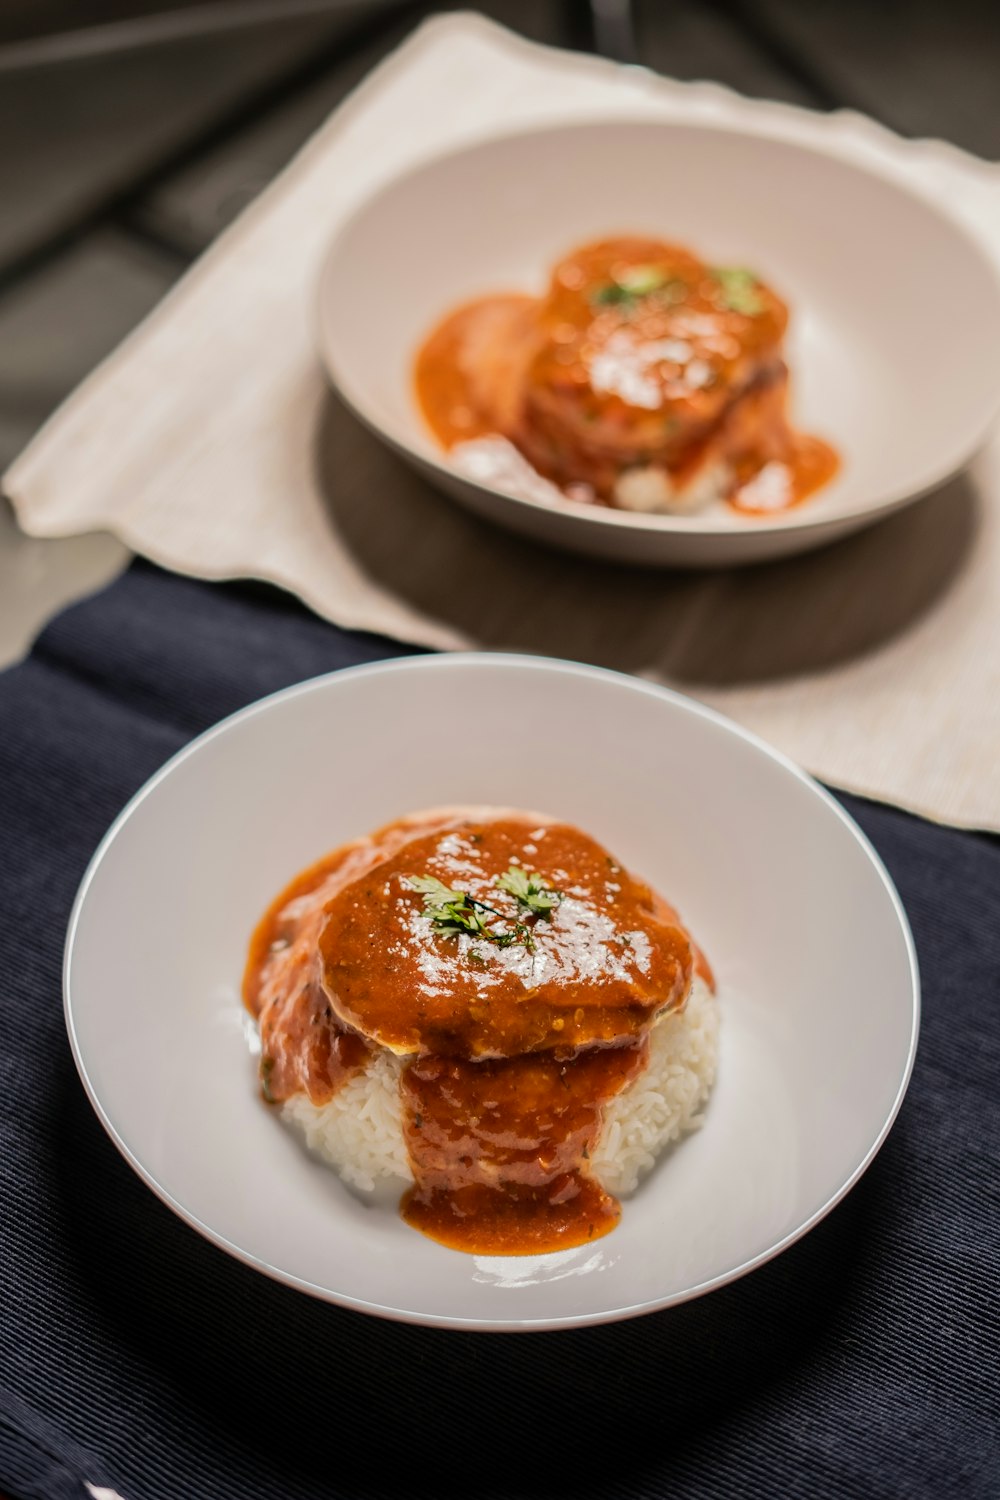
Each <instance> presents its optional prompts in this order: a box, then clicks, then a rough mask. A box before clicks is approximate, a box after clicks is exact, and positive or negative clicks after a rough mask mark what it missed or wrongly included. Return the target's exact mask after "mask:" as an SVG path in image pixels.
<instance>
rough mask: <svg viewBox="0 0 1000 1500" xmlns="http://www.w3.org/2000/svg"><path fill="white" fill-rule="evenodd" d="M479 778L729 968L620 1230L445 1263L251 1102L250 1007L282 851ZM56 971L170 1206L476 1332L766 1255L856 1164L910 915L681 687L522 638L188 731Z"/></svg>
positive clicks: (278, 1260)
mask: <svg viewBox="0 0 1000 1500" xmlns="http://www.w3.org/2000/svg"><path fill="white" fill-rule="evenodd" d="M483 801H488V802H495V803H498V804H508V805H510V804H513V805H521V806H533V807H537V808H539V809H541V810H543V811H550V812H552V813H553V814H556V815H557V816H559V817H562V818H567V819H570V820H572V821H574V822H577V823H579V824H580V825H582V826H583V827H584V828H586V829H587V830H589V831H590V832H592V833H593V834H594V835H595V836H596V837H597V838H598V839H600V840H601V841H602V842H604V843H606V844H607V845H608V846H610V847H611V848H612V849H613V850H615V851H616V852H617V853H618V855H619V856H620V857H621V858H622V859H623V860H625V862H626V863H627V864H628V865H630V866H632V867H633V868H634V869H635V870H636V871H639V872H641V873H642V874H643V875H645V876H646V877H648V878H649V879H650V880H651V881H652V882H653V883H654V884H655V885H657V886H658V887H659V888H660V889H661V890H662V891H663V892H664V893H665V894H666V895H667V896H668V898H670V899H672V900H674V901H675V902H676V903H677V904H678V905H679V907H680V909H681V912H682V913H683V915H684V916H685V918H686V919H687V920H688V921H689V922H690V924H691V925H692V928H693V930H694V932H695V933H696V934H697V936H698V939H699V940H700V942H701V943H702V944H703V946H704V947H705V948H706V950H707V952H708V954H709V956H710V958H711V961H712V963H713V965H714V966H715V968H716V972H717V975H718V979H719V986H720V996H721V1004H722V1009H723V1027H722V1041H721V1058H720V1071H719V1077H718V1081H717V1084H716V1087H715V1090H714V1093H713V1096H712V1099H711V1102H710V1106H709V1110H708V1118H707V1122H706V1124H705V1126H704V1127H703V1129H702V1130H701V1131H700V1132H699V1133H698V1134H696V1135H694V1136H692V1137H690V1138H689V1139H688V1140H686V1141H685V1142H683V1143H682V1145H681V1146H680V1147H679V1148H678V1149H676V1150H675V1151H674V1152H673V1153H672V1154H670V1155H668V1156H666V1157H664V1158H663V1159H662V1160H661V1161H660V1162H659V1163H658V1164H657V1166H656V1168H655V1169H654V1170H653V1172H652V1173H651V1175H650V1176H649V1177H648V1179H647V1180H646V1182H645V1183H644V1184H643V1185H642V1186H641V1187H640V1189H639V1191H638V1193H637V1194H636V1195H635V1197H633V1198H631V1199H629V1200H627V1201H626V1203H625V1207H624V1213H623V1217H622V1220H621V1223H620V1225H619V1227H618V1228H617V1229H616V1230H615V1231H614V1232H613V1233H612V1234H611V1235H609V1236H608V1237H607V1238H605V1239H602V1240H601V1241H600V1242H599V1244H597V1245H592V1246H590V1247H583V1248H581V1249H578V1250H570V1251H565V1252H562V1253H560V1254H557V1255H544V1256H536V1257H527V1258H517V1257H514V1258H507V1259H499V1258H489V1257H485V1256H469V1255H464V1254H461V1253H459V1252H456V1251H452V1250H447V1249H444V1248H442V1247H441V1246H440V1245H437V1244H435V1243H433V1242H432V1241H430V1240H428V1239H425V1238H423V1237H422V1236H421V1235H419V1234H417V1233H416V1232H415V1231H414V1230H411V1229H409V1228H407V1226H406V1225H405V1224H404V1223H403V1222H402V1220H401V1219H400V1218H399V1216H398V1213H397V1211H396V1199H395V1195H393V1197H392V1199H391V1201H386V1200H384V1199H383V1200H381V1201H379V1202H378V1203H376V1204H372V1203H364V1202H362V1201H361V1200H360V1199H359V1198H358V1197H357V1196H355V1195H353V1194H352V1193H351V1192H350V1191H349V1190H348V1188H346V1187H345V1186H344V1185H343V1183H342V1182H341V1181H340V1179H339V1178H338V1177H337V1176H336V1175H335V1174H334V1173H333V1172H332V1171H331V1170H330V1169H329V1168H327V1167H324V1166H321V1165H320V1164H319V1163H317V1162H315V1161H313V1160H312V1159H310V1158H309V1157H307V1156H306V1154H305V1152H304V1151H303V1149H302V1148H301V1147H300V1146H299V1144H298V1142H297V1140H296V1139H295V1138H293V1136H292V1135H291V1134H290V1133H289V1131H288V1130H286V1129H285V1128H284V1127H283V1126H282V1124H281V1123H280V1121H279V1120H278V1118H277V1117H276V1116H275V1114H274V1112H273V1111H271V1110H269V1109H268V1107H267V1106H266V1105H265V1104H263V1103H262V1101H261V1100H260V1098H259V1096H258V1091H257V1084H256V1070H255V1064H254V1061H253V1059H252V1057H251V1055H250V1051H249V1048H248V1042H247V1022H246V1016H245V1014H244V1012H243V1009H242V1007H241V1004H240V999H239V984H240V977H241V971H242V968H243V964H244V958H245V953H246V948H247V942H248V939H249V936H250V933H251V930H252V928H253V926H254V924H255V923H256V921H257V919H258V918H259V916H260V915H261V913H262V912H263V910H264V908H265V907H266V906H267V904H268V903H269V901H270V900H271V899H272V897H273V896H274V895H275V894H276V893H277V892H278V891H279V890H280V889H281V887H282V886H283V885H284V884H285V883H286V882H287V881H288V880H289V879H290V877H291V876H292V875H294V874H295V873H296V872H297V871H298V870H299V869H301V868H302V867H304V866H305V865H307V864H309V863H311V862H312V861H313V860H315V859H316V858H318V857H319V856H320V855H321V854H323V853H324V852H326V851H327V850H328V849H331V848H333V847H334V846H336V845H337V844H339V843H341V842H343V841H345V840H347V839H349V838H351V837H353V836H354V835H356V834H359V833H364V832H366V831H368V830H369V829H372V828H374V827H376V826H378V825H379V824H381V823H384V822H386V821H387V820H388V819H390V818H392V817H394V816H395V815H396V814H399V813H403V812H406V811H407V810H410V809H415V808H419V807H427V806H432V805H440V804H441V803H443V802H465V803H475V802H483ZM65 986H66V1018H67V1025H68V1028H69V1035H70V1039H71V1042H72V1045H73V1051H74V1055H75V1057H76V1061H77V1066H78V1067H79V1070H80V1074H81V1076H82V1078H83V1081H84V1084H85V1086H86V1088H87V1091H88V1093H89V1095H90V1098H91V1101H92V1102H93V1104H94V1107H95V1109H96V1110H97V1112H98V1114H99V1115H100V1118H101V1120H102V1121H103V1123H104V1125H105V1127H106V1128H107V1130H108V1131H109V1133H110V1134H111V1136H112V1139H113V1140H114V1141H115V1143H116V1145H117V1146H118V1147H119V1149H120V1150H121V1151H122V1152H123V1153H124V1155H125V1156H126V1158H127V1159H128V1160H129V1161H130V1162H131V1164H132V1166H133V1167H134V1168H135V1169H136V1171H137V1172H138V1173H139V1174H140V1176H141V1177H142V1178H143V1179H144V1180H145V1181H146V1182H147V1183H148V1184H149V1186H150V1187H151V1188H153V1190H154V1191H155V1192H156V1193H158V1194H159V1196H160V1197H161V1198H162V1199H163V1200H164V1201H165V1202H166V1203H168V1204H169V1205H170V1206H171V1207H172V1208H173V1209H175V1210H176V1212H177V1213H179V1214H180V1215H181V1217H182V1218H184V1219H185V1220H186V1221H187V1222H188V1223H189V1224H191V1225H193V1226H194V1228H196V1229H198V1230H200V1231H201V1232H202V1233H203V1234H205V1235H207V1236H208V1238H209V1239H211V1240H213V1241H214V1242H215V1243H216V1244H217V1245H221V1246H222V1247H223V1248H224V1249H226V1250H228V1251H230V1252H231V1253H232V1254H234V1255H236V1256H238V1257H239V1258H240V1259H241V1260H244V1261H246V1262H248V1263H249V1264H251V1265H253V1266H256V1267H258V1269H260V1270H262V1271H265V1272H267V1273H268V1274H269V1275H271V1276H275V1277H277V1278H278V1279H279V1280H281V1281H285V1282H287V1283H289V1284H290V1285H291V1286H296V1287H300V1288H302V1289H303V1290H305V1291H309V1292H313V1293H315V1294H316V1295H318V1296H320V1297H324V1298H327V1299H329V1300H330V1301H333V1302H340V1303H344V1304H346V1305H348V1306H351V1307H355V1308H360V1309H362V1310H364V1311H367V1312H375V1313H381V1314H384V1315H387V1316H389V1317H395V1318H403V1319H407V1320H410V1321H413V1322H422V1323H432V1324H438V1325H442V1326H451V1327H463V1328H483V1329H525V1328H527V1329H532V1328H553V1327H563V1326H568V1325H574V1324H585V1323H596V1322H602V1321H607V1320H611V1319H615V1318H621V1317H626V1316H630V1315H632V1314H635V1313H639V1312H644V1311H647V1310H650V1309H652V1308H657V1307H665V1306H667V1305H668V1304H670V1303H674V1302H680V1301H683V1300H684V1299H685V1298H689V1297H693V1296H695V1295H697V1294H698V1293H700V1292H704V1291H708V1290H709V1289H710V1288H712V1287H715V1286H718V1285H720V1284H721V1283H723V1282H726V1281H729V1280H731V1279H732V1278H734V1277H736V1276H739V1275H741V1274H742V1273H743V1272H745V1271H748V1270H750V1269H751V1268H752V1267H753V1266H756V1265H758V1264H760V1262H762V1261H764V1260H766V1259H768V1258H769V1257H770V1256H772V1255H774V1254H775V1253H776V1252H777V1251H779V1250H781V1249H782V1248H783V1247H784V1246H786V1245H788V1244H789V1243H790V1242H791V1241H792V1240H794V1239H795V1238H797V1237H798V1236H799V1235H801V1234H802V1233H803V1232H804V1231H805V1230H806V1229H808V1228H809V1227H810V1226H811V1225H813V1224H814V1223H815V1222H816V1221H817V1220H818V1219H819V1218H820V1217H821V1216H822V1215H823V1214H825V1213H826V1212H827V1210H828V1209H829V1208H831V1207H832V1205H833V1204H834V1203H836V1201H837V1200H838V1199H839V1198H840V1197H841V1196H842V1195H843V1193H845V1192H846V1191H847V1189H848V1188H849V1187H850V1185H851V1184H852V1183H853V1182H854V1181H855V1180H856V1178H857V1177H858V1176H859V1175H860V1173H861V1172H862V1171H863V1170H864V1169H865V1167H866V1166H867V1165H868V1163H869V1162H870V1161H871V1159H872V1157H873V1155H874V1153H875V1151H876V1150H877V1149H878V1146H879V1145H880V1143H881V1141H882V1140H883V1138H884V1137H885V1134H886V1132H887V1131H888V1129H889V1126H890V1124H891V1122H892V1120H893V1117H894V1115H895V1112H896V1110H897V1108H898V1106H899V1104H900V1101H901V1099H902V1096H903V1093H904V1090H905V1088H906V1084H907V1081H908V1078H909V1074H910V1068H911V1065H912V1062H913V1055H914V1049H915V1045H916V1034H917V1009H918V986H917V974H916V966H915V961H914V955H913V946H912V942H911V939H910V935H909V930H908V928H907V924H906V919H905V917H904V915H903V912H902V910H901V908H900V905H899V901H898V899H897V897H896V895H895V893H894V891H893V888H892V886H891V884H890V882H889V880H888V877H887V876H886V873H885V871H884V870H883V868H882V866H881V864H880V863H879V861H878V859H877V858H876V856H875V855H874V854H873V852H872V850H871V849H870V847H869V846H868V844H867V843H866V842H865V840H864V838H863V837H862V835H861V834H860V833H859V832H858V830H857V828H856V827H855V826H854V824H853V823H852V822H851V820H850V819H849V818H848V817H847V816H846V815H845V814H844V813H843V812H842V811H841V810H840V808H838V807H837V805H836V804H835V803H834V802H833V801H832V799H831V798H829V797H828V796H827V795H826V793H825V792H823V791H822V790H820V788H818V787H817V786H816V785H815V783H813V782H812V781H811V780H810V779H809V778H808V777H806V776H804V775H803V774H802V773H801V772H800V771H798V770H796V769H795V767H793V766H792V765H791V764H790V763H789V762H788V761H786V760H784V759H783V758H782V757H781V756H779V755H777V754H776V753H775V752H774V751H772V750H770V749H768V748H767V747H766V746H765V745H763V744H761V743H760V742H759V741H758V740H755V739H754V738H753V737H752V736H750V735H747V734H745V733H744V732H743V731H741V730H740V729H738V728H736V727H735V726H734V725H732V724H730V723H728V722H727V721H726V720H724V719H722V718H720V717H719V716H718V715H716V714H713V713H711V712H710V711H708V710H707V709H704V708H701V707H700V706H698V705H697V704H695V703H692V702H690V701H688V700H687V699H685V698H681V697H678V696H676V695H674V694H672V693H668V692H666V691H664V690H663V689H660V688H655V687H651V686H648V685H647V684H645V683H642V682H639V681H636V680H634V679H631V678H627V677H621V676H618V675H616V674H614V673H611V672H604V671H599V670H597V669H595V668H591V667H583V666H574V665H571V664H568V663H561V662H554V661H547V660H544V659H538V658H528V657H516V656H515V657H503V656H474V655H470V656H463V655H451V656H437V657H424V658H415V659H409V660H402V661H394V662H389V663H387V664H385V665H380V666H374V667H361V668H357V669H353V670H350V671H345V672H339V673H336V674H334V675H332V676H329V677H321V678H318V679H316V680H315V681H313V682H307V683H305V684H303V685H302V686H301V687H297V688H291V689H289V690H288V691H286V692H283V693H279V694H277V695H276V696H275V697H273V698H268V699H265V700H264V701H263V702H261V703H259V704H257V705H255V706H253V707H251V708H249V709H246V710H245V711H244V712H242V713H239V714H237V715H235V717H233V718H231V719H228V720H226V721H225V722H224V723H223V724H221V725H220V726H219V727H218V728H216V729H214V730H212V731H211V732H210V733H208V734H206V735H203V736H202V737H201V738H200V739H198V740H196V741H195V742H194V743H193V744H192V745H191V746H190V747H189V748H188V749H186V750H185V751H183V752H182V753H181V754H180V755H178V756H176V757H175V758H174V759H173V760H172V761H171V762H170V763H169V764H168V765H167V766H166V767H165V768H164V769H163V770H162V771H161V772H160V773H159V774H158V775H157V776H155V777H154V778H153V780H152V781H151V782H150V783H149V785H148V786H147V787H146V788H145V789H144V790H143V791H141V792H140V793H139V795H138V796H137V797H136V798H135V799H134V800H133V802H132V803H131V804H130V805H129V807H128V808H127V809H126V810H125V812H124V813H122V815H121V817H120V818H119V819H118V821H117V822H116V823H115V825H114V826H113V828H112V829H111V831H110V833H109V834H108V836H107V837H106V839H105V840H104V842H103V844H102V845H101V847H100V849H99V850H98V852H97V854H96V855H95V857H94V860H93V862H92V864H91V867H90V869H89V871H88V873H87V875H86V878H85V879H84V882H83V885H82V887H81V890H80V894H79V897H78V899H77V903H76V907H75V910H74V913H73V918H72V923H71V926H70V931H69V938H68V943H67V950H66V966H65Z"/></svg>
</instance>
